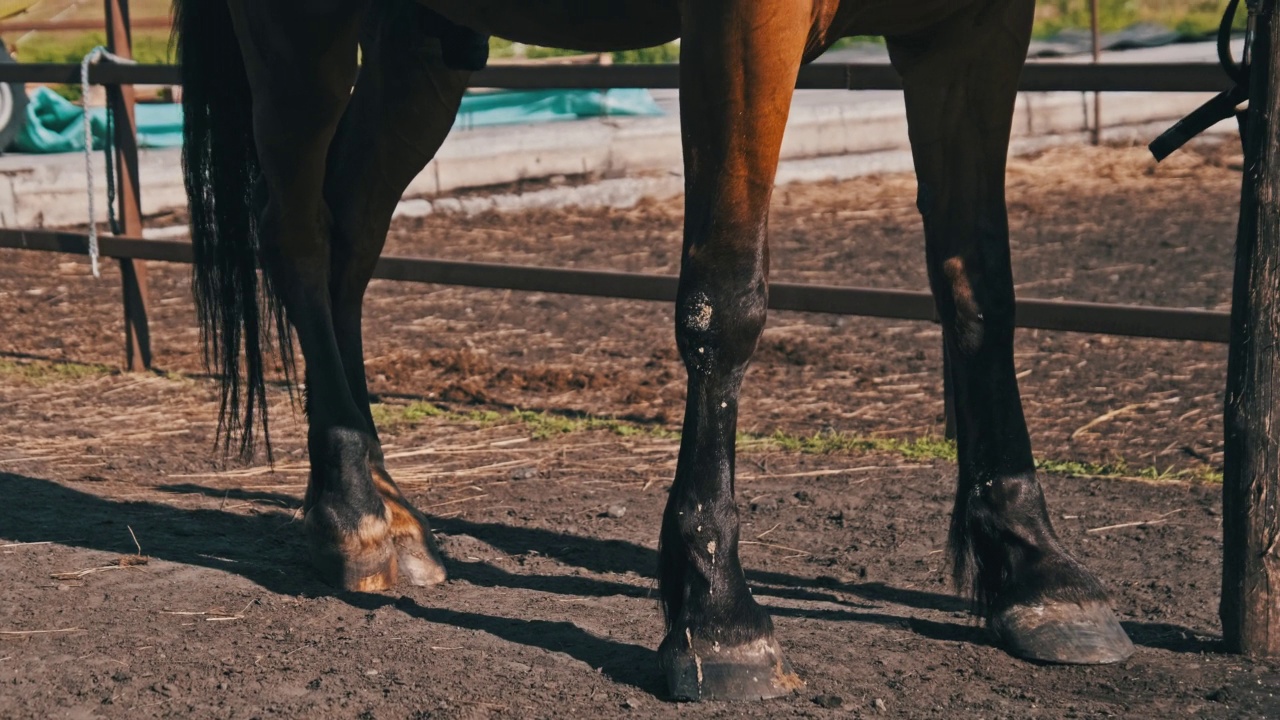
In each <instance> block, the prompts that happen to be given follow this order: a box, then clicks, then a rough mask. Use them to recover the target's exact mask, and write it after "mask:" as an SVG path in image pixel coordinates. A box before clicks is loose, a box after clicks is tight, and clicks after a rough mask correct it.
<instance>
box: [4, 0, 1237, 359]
mask: <svg viewBox="0 0 1280 720" xmlns="http://www.w3.org/2000/svg"><path fill="white" fill-rule="evenodd" d="M104 2H105V6H106V10H107V27H108V29H109V30H110V32H109V33H108V44H109V46H110V47H109V49H111V51H112V52H114V53H116V54H117V55H121V56H124V57H128V56H129V53H130V42H131V40H130V34H129V29H130V23H129V18H128V2H127V0H104ZM160 22H161V21H160V20H157V19H149V20H148V21H147V22H146V23H143V24H145V25H147V26H153V25H154V26H160ZM164 22H166V23H167V19H164ZM27 25H28V26H31V25H34V23H28V24H27ZM62 25H63V27H65V25H66V24H65V23H63V24H62ZM135 25H139V23H135ZM5 29H19V27H18V25H17V24H15V23H7V24H0V31H2V30H5ZM31 29H39V28H34V27H32V28H31ZM89 79H90V81H91V82H93V83H95V84H100V85H105V86H107V87H108V88H109V97H110V98H111V99H112V103H111V108H112V109H111V112H113V113H114V115H115V119H116V122H115V127H116V136H115V142H116V148H117V150H116V152H117V162H118V166H119V167H120V168H121V173H120V178H119V184H118V187H117V191H118V192H117V197H118V203H119V207H118V215H119V217H120V218H122V221H123V222H122V224H121V227H120V228H119V229H120V233H119V235H118V236H116V237H112V238H103V239H102V241H101V250H102V254H103V255H104V256H106V257H113V258H116V259H117V260H119V262H120V264H121V269H122V274H123V277H124V279H123V282H124V287H123V299H124V311H125V320H126V322H125V325H126V333H127V337H126V365H127V367H129V368H130V369H133V370H136V369H143V368H147V367H150V364H151V347H150V342H149V337H150V335H149V331H148V328H147V306H148V296H147V283H146V267H145V265H144V264H143V261H145V260H156V261H166V262H190V261H191V248H190V245H189V244H188V243H184V242H177V241H159V240H144V239H142V237H141V235H142V222H141V209H140V204H139V192H140V188H139V180H138V158H137V143H136V124H135V122H134V119H133V93H132V85H135V84H157V85H166V84H167V85H177V84H180V83H181V74H180V72H179V68H178V67H176V66H173V65H112V64H100V65H95V66H93V67H91V68H90V71H89ZM79 81H80V66H79V65H77V64H70V63H65V64H64V63H56V64H55V63H50V64H46V63H39V64H9V65H0V83H3V82H40V83H78V82H79ZM472 84H473V86H476V87H495V88H511V89H515V88H630V87H639V88H676V87H678V86H679V69H678V68H677V67H676V66H673V65H609V66H596V65H538V66H520V65H499V66H494V67H490V68H487V69H485V70H482V71H479V72H477V73H475V74H474V75H473V80H472ZM796 87H797V88H798V89H802V90H817V89H826V90H894V89H900V88H901V81H900V80H899V78H898V75H897V74H896V73H895V72H894V70H893V68H892V67H890V66H889V65H887V64H885V63H849V64H815V65H809V66H806V67H804V68H802V69H801V71H800V75H799V79H798V81H797V84H796ZM1020 88H1021V90H1023V91H1073V92H1205V93H1216V92H1222V91H1224V90H1227V89H1229V88H1230V80H1229V79H1228V78H1227V77H1226V76H1225V74H1224V73H1223V72H1222V71H1221V69H1220V68H1219V67H1218V66H1217V65H1216V64H1212V63H1181V64H1136V63H1135V64H1129V63H1126V64H1113V65H1090V64H1076V63H1059V62H1047V63H1034V62H1033V63H1029V64H1028V65H1027V67H1026V69H1025V70H1024V72H1023V74H1022V79H1021V84H1020ZM0 247H9V248H24V249H30V250H45V251H54V252H66V253H80V254H83V253H87V251H88V250H87V247H88V241H87V236H86V235H85V234H82V233H71V232H51V231H47V230H32V229H0ZM376 277H380V278H385V279H392V280H400V281H405V282H420V283H440V284H453V285H465V286H471V287H485V288H496V289H512V290H530V291H541V292H558V293H570V294H581V295H596V296H604V297H617V298H629V299H641V300H672V299H674V297H675V285H676V278H675V277H674V276H660V275H639V274H632V273H617V272H608V271H590V270H562V269H555V268H545V267H529V266H518V265H494V264H487V263H463V262H446V261H440V260H429V259H415V258H402V257H384V258H383V259H382V261H381V262H380V263H379V265H378V269H377V271H376ZM770 306H771V307H773V308H775V309H779V310H798V311H803V312H819V313H834V314H845V315H863V316H872V317H886V318H900V319H915V320H931V319H934V306H933V301H932V300H931V298H930V296H929V294H928V293H925V292H917V291H907V290H879V289H869V288H855V287H829V286H813V285H796V284H789V283H774V284H773V285H772V287H771V291H770ZM1017 323H1018V325H1019V326H1020V327H1028V328H1041V329H1049V330H1067V331H1075V332H1092V333H1104V334H1115V335H1132V336H1143V337H1154V338H1166V339H1173V340H1199V341H1210V342H1226V341H1227V339H1228V314H1227V313H1224V312H1214V311H1207V310H1194V309H1185V310H1184V309H1173V308H1158V307H1140V306H1129V305H1109V304H1099V303H1081V302H1067V301H1049V300H1033V299H1024V300H1020V301H1019V302H1018V312H1017Z"/></svg>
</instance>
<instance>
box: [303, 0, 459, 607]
mask: <svg viewBox="0 0 1280 720" xmlns="http://www.w3.org/2000/svg"><path fill="white" fill-rule="evenodd" d="M465 32H469V31H463V30H461V29H459V28H456V27H453V26H451V25H450V24H448V22H447V21H446V20H444V19H443V18H442V17H440V16H439V15H437V14H436V13H434V12H432V11H430V10H428V9H426V8H424V7H422V6H420V5H417V4H416V3H413V2H408V1H407V0H393V1H392V2H388V3H384V4H381V5H378V6H376V7H375V8H374V9H371V10H370V17H369V18H368V20H366V31H365V33H364V38H363V40H362V42H361V48H362V51H363V63H362V65H361V68H360V78H359V81H358V82H357V83H356V89H355V92H354V93H353V95H352V98H351V104H350V105H349V106H348V107H347V111H346V113H345V114H344V115H343V118H342V123H341V125H340V126H339V129H338V134H337V136H336V137H335V138H334V141H333V147H332V149H331V150H330V153H329V164H328V170H327V171H326V174H325V199H326V202H327V203H328V205H329V208H330V209H331V211H332V212H333V235H332V242H333V248H332V258H333V264H332V280H331V285H330V288H331V301H332V305H333V325H334V330H335V334H336V338H337V342H338V352H339V354H340V355H341V358H342V364H343V368H344V371H345V374H346V382H347V386H348V387H349V388H350V390H351V395H352V399H353V400H354V402H355V404H356V405H357V406H358V407H359V409H360V411H361V413H362V415H363V416H364V419H365V422H366V423H367V424H368V427H369V428H370V432H371V436H372V439H373V443H372V447H371V449H370V457H369V465H370V471H371V472H372V474H373V482H374V484H375V485H376V487H377V489H378V492H379V493H380V494H381V495H382V497H383V500H384V501H385V504H386V506H387V509H388V511H389V512H390V515H391V535H392V538H393V539H394V542H395V547H396V554H397V556H398V560H399V570H400V575H401V577H403V578H404V579H406V580H408V581H409V582H410V583H412V584H414V585H429V584H433V583H437V582H440V581H442V580H444V579H445V572H444V566H443V565H442V564H441V562H440V556H439V552H438V551H437V550H436V547H435V543H434V541H433V540H432V537H431V530H430V527H429V525H428V523H427V519H426V518H425V517H424V516H423V515H422V514H421V513H419V512H418V511H417V510H416V509H415V508H414V507H413V506H412V505H411V504H410V503H409V502H408V500H406V499H405V498H404V496H403V495H402V494H401V493H400V490H399V488H398V487H396V484H395V482H394V481H393V480H392V479H391V476H390V475H388V474H387V471H386V467H385V464H384V461H383V457H382V448H381V446H380V444H379V443H378V440H377V432H376V429H375V427H374V422H373V416H372V414H371V413H370V411H369V391H368V385H367V383H366V380H365V371H364V348H363V341H362V337H361V327H360V324H361V323H360V321H361V307H362V304H363V299H364V292H365V288H367V287H368V284H369V280H370V278H371V277H372V275H373V269H374V266H375V265H376V263H377V260H378V255H379V254H380V253H381V252H382V246H383V243H384V242H385V241H386V236H387V229H388V228H389V227H390V224H391V216H392V213H393V212H394V210H395V207H396V203H397V202H398V201H399V200H400V196H401V194H402V193H403V192H404V189H405V188H406V187H407V186H408V185H409V182H410V181H412V180H413V178H414V176H416V175H417V174H418V172H419V171H421V170H422V168H423V166H425V165H426V164H427V162H429V161H430V160H431V158H432V157H433V156H434V155H435V153H436V150H437V149H439V147H440V144H441V143H442V142H443V141H444V138H445V136H446V135H447V134H448V132H449V129H450V127H452V125H453V120H454V116H455V115H456V114H457V111H458V103H459V101H460V100H461V98H462V93H463V91H464V90H465V89H466V86H467V79H468V78H469V77H470V73H469V72H466V71H456V70H450V69H447V68H446V67H445V66H444V62H443V59H442V56H441V52H440V48H441V46H442V43H441V39H442V36H446V37H444V39H445V40H446V41H449V40H453V39H455V38H453V37H448V36H447V34H453V35H455V36H456V35H457V34H459V33H465Z"/></svg>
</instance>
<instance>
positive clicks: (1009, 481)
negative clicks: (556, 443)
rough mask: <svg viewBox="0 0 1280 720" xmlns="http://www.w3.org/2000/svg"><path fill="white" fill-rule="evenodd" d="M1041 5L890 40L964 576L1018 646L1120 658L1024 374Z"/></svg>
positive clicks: (1069, 655)
mask: <svg viewBox="0 0 1280 720" xmlns="http://www.w3.org/2000/svg"><path fill="white" fill-rule="evenodd" d="M1033 5H1034V3H1033V2H1032V1H1031V0H991V1H989V2H981V3H975V4H974V7H973V8H971V9H970V10H966V11H964V12H962V13H960V14H959V15H957V16H954V17H952V18H950V19H948V20H947V21H946V22H944V23H943V24H942V25H940V26H939V27H937V28H934V29H933V30H930V31H928V32H926V33H922V34H921V35H919V36H917V37H898V38H890V42H889V48H890V56H891V58H892V60H893V63H894V65H895V66H896V67H897V68H898V70H899V72H900V73H901V74H902V76H903V84H904V87H905V88H906V100H907V117H908V125H909V128H910V135H911V145H912V149H913V152H914V155H915V164H916V173H917V176H918V180H919V200H918V203H919V207H920V212H921V214H922V215H923V216H924V226H925V238H926V251H927V258H928V267H929V281H930V285H931V287H932V289H933V294H934V298H935V302H936V303H937V307H938V314H939V317H940V318H941V319H942V327H943V338H944V341H945V343H946V351H947V357H948V359H949V360H950V365H951V369H950V376H951V377H950V380H951V381H952V385H953V386H954V392H955V402H956V411H957V412H956V421H957V427H956V430H957V442H958V449H959V465H960V477H959V484H958V487H957V490H956V502H955V508H954V510H953V514H952V525H951V537H950V544H951V551H952V555H953V559H954V570H955V577H956V583H957V585H958V586H961V587H962V588H963V589H965V590H970V591H971V592H972V593H973V596H974V598H975V604H976V605H977V607H978V609H979V610H980V612H982V613H983V614H985V615H986V617H987V619H988V620H989V622H990V625H991V627H992V629H993V630H995V631H996V633H997V635H998V636H999V637H1000V639H1001V640H1002V641H1003V642H1004V644H1005V646H1006V647H1007V648H1008V650H1009V651H1010V652H1012V653H1014V654H1016V655H1019V656H1022V657H1027V658H1030V659H1034V660H1039V661H1047V662H1059V663H1087V664H1092V663H1109V662H1117V661H1120V660H1123V659H1125V658H1127V657H1128V656H1129V655H1130V653H1132V651H1133V645H1132V643H1130V641H1129V638H1128V637H1127V636H1126V635H1125V633H1124V630H1123V629H1122V628H1121V627H1120V625H1119V623H1118V622H1117V621H1116V618H1115V616H1114V614H1113V613H1112V611H1111V609H1110V606H1109V603H1108V600H1107V596H1106V593H1105V592H1104V591H1103V589H1102V587H1101V585H1100V584H1099V583H1098V581H1097V580H1096V579H1095V578H1094V577H1093V575H1092V574H1090V573H1089V572H1088V571H1087V570H1086V569H1085V568H1084V566H1083V565H1081V564H1080V563H1079V562H1078V561H1076V560H1075V559H1074V558H1073V557H1071V555H1070V554H1069V553H1068V552H1067V550H1066V549H1065V548H1064V547H1063V546H1062V543H1061V542H1060V541H1059V540H1058V537H1057V535H1056V534H1055V533H1054V530H1053V526H1052V524H1051V523H1050V521H1049V515H1048V512H1047V509H1046V506H1045V502H1044V495H1043V493H1042V492H1041V488H1040V484H1039V482H1038V481H1037V480H1036V472H1035V464H1034V461H1033V459H1032V455H1031V442H1030V438H1029V436H1028V433H1027V426H1026V421H1025V419H1024V417H1023V414H1022V405H1021V400H1020V399H1019V396H1018V385H1017V380H1016V378H1015V376H1014V375H1015V370H1014V360H1013V315H1014V297H1013V276H1012V271H1011V268H1010V259H1009V229H1008V219H1007V214H1006V209H1005V200H1004V174H1005V157H1006V152H1007V146H1008V140H1009V134H1010V129H1011V125H1012V117H1013V104H1014V98H1015V96H1016V92H1017V86H1018V76H1019V73H1020V72H1021V68H1022V63H1023V60H1024V58H1025V55H1026V48H1027V43H1028V39H1029V37H1030V32H1031V19H1032V11H1033Z"/></svg>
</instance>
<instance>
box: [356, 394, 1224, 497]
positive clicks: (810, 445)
mask: <svg viewBox="0 0 1280 720" xmlns="http://www.w3.org/2000/svg"><path fill="white" fill-rule="evenodd" d="M429 417H434V418H441V419H443V420H446V421H449V422H465V423H470V424H474V425H479V426H482V427H487V426H498V425H512V426H520V427H521V428H523V429H525V430H527V431H528V432H529V435H530V436H531V437H532V438H533V439H534V440H548V439H551V438H554V437H558V436H563V435H571V434H574V433H581V432H589V431H605V432H609V433H613V434H614V435H618V436H620V437H633V436H640V437H650V438H661V439H664V440H679V439H680V433H679V432H676V431H673V430H670V429H667V428H665V427H661V426H658V425H646V424H642V423H636V422H632V421H629V420H620V419H617V418H608V417H598V416H591V415H583V416H565V415H558V414H553V413H547V412H534V411H530V410H513V411H511V412H506V413H502V412H495V411H492V410H477V411H471V412H456V411H452V410H445V409H443V408H440V407H438V406H435V405H432V404H431V403H427V402H414V403H410V404H408V405H399V406H397V405H383V404H378V405H374V406H373V419H374V421H375V422H377V423H378V425H379V426H380V427H386V428H400V427H406V426H411V425H413V424H415V423H417V422H420V421H421V420H423V419H426V418H429ZM737 442H738V450H739V451H740V452H742V453H758V452H771V451H773V452H778V451H781V452H793V453H803V454H806V455H892V456H896V457H899V458H902V459H903V460H908V461H912V462H947V463H954V462H956V444H955V443H954V442H952V441H951V440H946V439H943V438H940V437H938V436H936V435H924V436H921V437H916V438H884V437H873V436H868V435H858V434H854V433H839V432H823V433H818V434H816V435H797V434H794V433H787V432H783V431H781V430H779V431H777V432H774V433H773V434H771V435H755V434H752V433H738V438H737ZM1036 468H1037V469H1039V470H1040V471H1042V472H1047V473H1053V474H1056V475H1067V476H1071V477H1097V478H1113V479H1121V478H1129V479H1141V480H1151V481H1193V482H1210V483H1221V482H1222V473H1221V472H1220V471H1217V470H1214V469H1213V468H1211V467H1207V466H1202V467H1198V468H1189V469H1184V470H1173V469H1172V468H1165V469H1163V470H1161V469H1160V468H1157V467H1155V466H1147V467H1132V466H1130V465H1128V464H1127V463H1126V462H1124V461H1123V460H1114V461H1112V462H1106V463H1091V462H1080V461H1075V460H1054V459H1052V458H1041V459H1039V460H1036Z"/></svg>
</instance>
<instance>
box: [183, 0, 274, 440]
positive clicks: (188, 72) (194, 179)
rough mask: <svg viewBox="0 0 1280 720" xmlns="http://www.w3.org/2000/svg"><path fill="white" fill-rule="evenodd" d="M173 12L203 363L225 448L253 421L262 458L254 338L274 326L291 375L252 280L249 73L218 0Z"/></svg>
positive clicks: (186, 2) (193, 2)
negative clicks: (217, 388) (215, 394)
mask: <svg viewBox="0 0 1280 720" xmlns="http://www.w3.org/2000/svg"><path fill="white" fill-rule="evenodd" d="M174 16H175V23H174V28H175V29H174V43H175V46H176V48H177V52H178V60H179V62H180V63H181V65H182V83H183V88H182V110H183V113H184V118H183V130H182V135H183V151H182V165H183V171H184V174H185V182H186V188H187V199H188V202H189V203H190V207H191V244H192V246H193V251H194V256H195V271H194V274H193V279H192V291H193V294H194V295H195V301H196V310H197V313H198V315H199V319H200V334H201V339H202V341H203V345H204V361H205V365H206V366H207V367H209V369H210V370H211V371H212V372H214V373H216V374H218V375H220V376H221V378H222V407H221V410H220V412H219V417H218V432H219V435H220V437H221V438H223V440H224V442H225V444H226V447H227V448H228V449H229V448H230V446H231V443H232V438H233V436H235V435H236V434H237V433H238V434H239V446H240V447H239V450H240V453H241V455H243V456H248V455H249V454H251V453H252V452H253V446H254V440H255V438H254V431H255V429H256V428H257V427H259V426H260V427H261V429H262V439H263V442H264V444H265V445H266V449H267V455H268V457H270V455H271V442H270V436H269V435H268V427H267V397H266V383H265V379H264V365H263V347H264V346H266V347H268V348H269V347H270V345H271V341H272V337H271V336H272V334H273V331H274V334H275V336H276V338H277V340H278V342H277V347H279V348H280V353H281V356H282V361H283V367H284V370H285V377H286V380H287V379H289V378H291V377H292V376H293V358H292V352H291V350H292V348H293V343H292V337H291V335H290V331H289V326H288V324H287V323H286V322H285V318H284V313H283V310H282V308H281V307H280V304H279V303H278V302H277V301H276V298H275V294H274V293H273V292H272V289H271V287H270V284H269V282H268V281H267V279H266V276H265V275H263V277H262V280H261V283H260V281H259V275H258V263H259V254H258V232H257V230H258V228H257V222H256V220H257V218H256V212H255V206H256V203H254V202H253V193H254V186H255V183H256V182H257V180H258V154H257V151H256V149H255V147H254V143H253V122H252V113H253V107H252V103H251V101H250V93H249V80H248V76H247V74H246V72H245V66H244V59H243V57H242V56H241V54H240V46H239V43H238V42H237V40H236V35H235V29H234V27H233V25H232V20H231V13H230V11H229V10H228V8H227V3H226V2H225V1H224V0H174ZM242 345H243V358H244V359H243V366H242V365H241V362H242V361H241V346H242Z"/></svg>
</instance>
